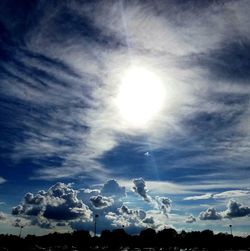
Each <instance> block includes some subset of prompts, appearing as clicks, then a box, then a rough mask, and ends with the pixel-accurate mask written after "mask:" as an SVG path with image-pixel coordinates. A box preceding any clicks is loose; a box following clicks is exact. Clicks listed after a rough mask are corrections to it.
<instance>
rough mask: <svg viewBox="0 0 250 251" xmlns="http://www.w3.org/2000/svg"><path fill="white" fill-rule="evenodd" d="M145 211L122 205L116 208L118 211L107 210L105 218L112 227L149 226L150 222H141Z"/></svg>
mask: <svg viewBox="0 0 250 251" xmlns="http://www.w3.org/2000/svg"><path fill="white" fill-rule="evenodd" d="M146 216H147V213H146V212H145V211H143V210H141V209H129V208H128V207H127V206H126V205H123V206H122V207H121V208H119V209H118V212H117V213H115V212H109V213H108V214H107V215H106V216H105V218H106V219H108V220H109V221H111V225H112V226H114V227H121V226H122V227H126V228H131V227H138V228H141V227H150V226H151V225H150V224H151V223H150V222H143V221H144V220H145V219H146Z"/></svg>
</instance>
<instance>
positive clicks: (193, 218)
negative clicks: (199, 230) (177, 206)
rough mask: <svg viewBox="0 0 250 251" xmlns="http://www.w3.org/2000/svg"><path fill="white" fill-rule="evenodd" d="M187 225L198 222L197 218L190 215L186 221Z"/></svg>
mask: <svg viewBox="0 0 250 251" xmlns="http://www.w3.org/2000/svg"><path fill="white" fill-rule="evenodd" d="M185 222H186V223H193V222H196V218H195V217H194V216H193V215H189V216H188V217H187V219H186V220H185Z"/></svg>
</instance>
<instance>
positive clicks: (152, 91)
mask: <svg viewBox="0 0 250 251" xmlns="http://www.w3.org/2000/svg"><path fill="white" fill-rule="evenodd" d="M164 100H165V88H164V85H163V83H162V81H161V79H160V77H159V76H157V75H156V74H155V73H154V72H152V71H150V70H148V69H146V68H143V67H131V68H129V69H128V70H127V71H126V72H125V73H124V74H123V75H122V79H121V85H120V87H119V91H118V96H117V100H116V101H117V106H118V108H119V111H120V114H121V117H122V118H123V119H124V120H125V121H126V122H127V123H128V124H129V125H130V126H134V127H143V126H145V125H146V124H147V123H148V122H149V121H151V120H152V119H153V118H154V117H155V116H156V115H157V114H158V113H159V111H160V110H161V109H162V107H163V104H164Z"/></svg>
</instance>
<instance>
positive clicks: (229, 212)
mask: <svg viewBox="0 0 250 251" xmlns="http://www.w3.org/2000/svg"><path fill="white" fill-rule="evenodd" d="M221 214H222V215H223V217H224V218H236V217H244V216H250V207H247V206H243V205H242V204H241V203H238V202H236V201H235V200H229V202H228V204H227V209H226V210H225V211H223V212H222V213H221Z"/></svg>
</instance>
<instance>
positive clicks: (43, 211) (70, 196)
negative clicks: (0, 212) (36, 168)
mask: <svg viewBox="0 0 250 251" xmlns="http://www.w3.org/2000/svg"><path fill="white" fill-rule="evenodd" d="M78 192H79V191H78V190H74V189H73V188H71V187H70V185H66V184H64V183H60V182H59V183H56V184H55V185H53V186H52V187H50V188H49V189H48V191H43V190H41V191H39V192H38V193H37V194H36V195H33V194H32V193H30V192H29V193H26V194H25V196H24V200H23V202H22V203H21V204H19V205H17V206H16V207H13V208H12V214H13V215H16V216H21V217H24V218H27V219H31V222H32V223H31V224H35V225H39V226H41V227H46V226H50V225H51V223H53V222H56V221H69V220H75V219H82V220H85V221H88V220H90V219H91V215H92V212H91V210H90V209H89V208H88V206H86V205H85V204H84V203H83V202H82V201H81V200H79V199H78V197H77V195H78Z"/></svg>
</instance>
